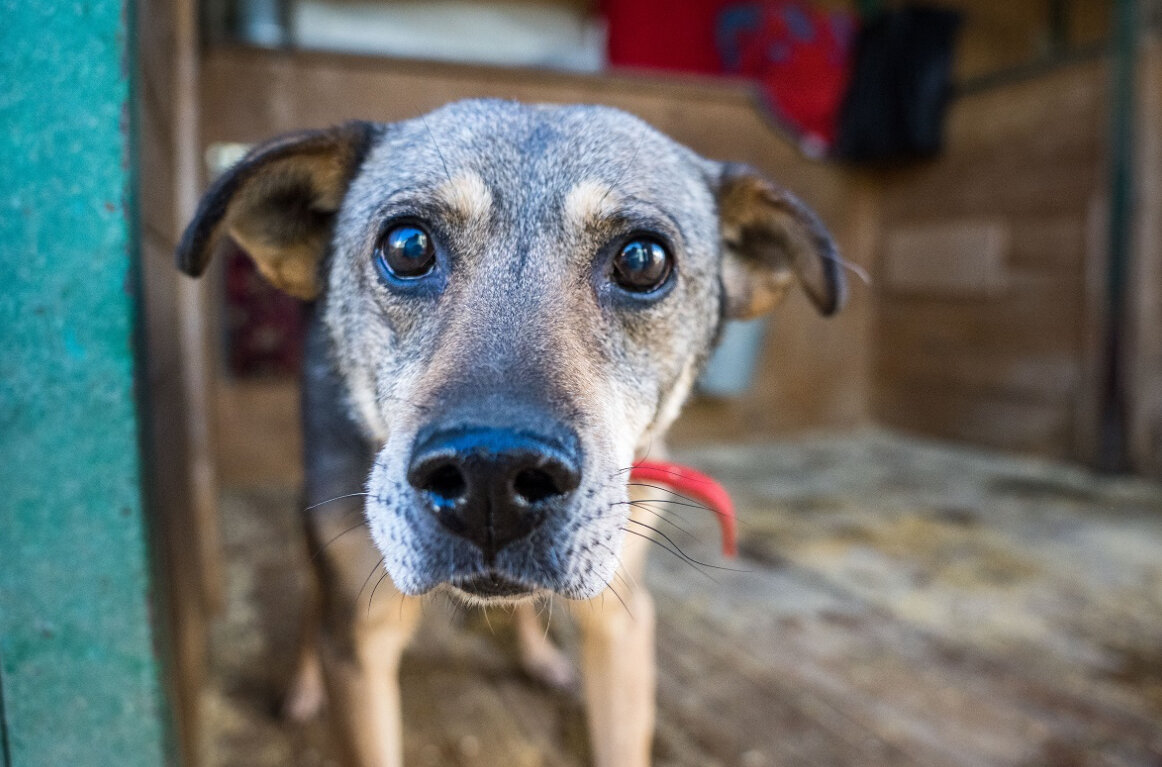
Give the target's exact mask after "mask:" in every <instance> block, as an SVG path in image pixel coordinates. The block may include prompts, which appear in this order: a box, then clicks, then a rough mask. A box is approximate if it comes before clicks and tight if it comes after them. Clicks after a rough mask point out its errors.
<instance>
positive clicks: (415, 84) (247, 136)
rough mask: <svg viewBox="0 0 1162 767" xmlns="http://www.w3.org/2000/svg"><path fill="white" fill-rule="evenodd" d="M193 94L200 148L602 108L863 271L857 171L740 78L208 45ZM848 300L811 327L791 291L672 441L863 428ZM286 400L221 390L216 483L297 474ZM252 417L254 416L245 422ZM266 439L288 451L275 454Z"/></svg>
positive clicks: (864, 199)
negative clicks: (349, 127) (546, 104)
mask: <svg viewBox="0 0 1162 767" xmlns="http://www.w3.org/2000/svg"><path fill="white" fill-rule="evenodd" d="M201 93H202V102H201V103H202V134H203V142H204V145H208V144H211V143H213V142H220V141H231V142H233V141H240V142H253V141H258V140H261V139H263V138H266V137H269V136H271V135H273V134H275V133H278V132H281V131H287V130H292V129H297V128H302V127H310V126H323V125H329V124H332V123H336V122H339V121H342V120H346V119H350V118H356V117H358V118H364V119H374V120H384V121H392V120H399V119H403V118H407V117H411V116H414V115H417V114H421V113H423V112H425V111H428V110H430V109H434V108H436V107H438V106H440V105H442V104H444V103H446V102H448V101H451V100H455V99H459V98H466V97H472V96H491V97H504V98H516V99H521V100H524V101H534V102H535V101H553V102H591V103H604V104H611V105H613V106H617V107H621V108H623V109H626V110H628V111H630V112H633V113H635V114H637V115H639V116H641V117H642V118H644V119H645V120H647V121H649V122H651V123H652V124H654V125H655V126H657V127H658V128H659V129H661V130H663V131H665V132H666V133H668V134H669V135H671V136H673V137H674V138H676V139H677V140H679V141H682V142H683V143H686V144H688V145H689V146H691V147H693V148H694V149H696V150H698V151H700V152H702V153H703V154H705V155H707V156H711V157H716V158H718V159H723V160H733V161H741V162H747V163H750V164H752V165H754V166H756V167H758V168H760V169H762V170H764V171H765V172H767V173H768V174H769V175H770V176H771V177H772V178H774V179H776V180H777V181H779V182H780V183H782V184H783V185H785V186H786V187H788V188H790V189H792V190H793V191H794V192H795V193H797V194H799V195H800V196H802V197H803V198H804V199H805V200H806V201H807V202H808V203H809V204H810V205H812V206H813V207H814V208H815V209H816V210H817V211H818V212H819V214H820V215H821V216H822V217H823V219H824V220H825V221H826V222H828V223H829V225H830V226H831V227H832V228H833V231H834V232H835V234H836V236H837V237H838V239H839V241H840V245H841V247H842V248H843V250H844V252H845V255H846V256H847V257H848V258H849V259H851V260H853V261H856V262H866V260H867V258H868V256H869V255H870V246H871V239H870V237H869V236H868V234H867V232H868V230H869V221H868V219H867V216H866V215H864V212H866V211H867V210H869V208H868V200H869V199H870V193H871V191H870V186H869V185H868V184H867V183H865V182H864V181H863V180H862V179H861V178H860V177H859V176H858V175H853V174H851V173H849V172H846V171H843V170H841V169H839V168H837V167H835V166H831V165H826V164H823V163H819V162H814V161H810V160H807V159H805V158H804V157H803V156H802V155H800V154H799V152H798V151H797V150H796V149H795V148H794V147H793V145H792V144H790V143H789V142H788V141H787V140H786V138H785V137H784V136H782V135H780V134H778V133H776V132H774V130H772V128H771V127H770V125H769V123H768V122H767V121H766V120H765V119H764V117H763V116H762V114H761V112H760V111H759V110H758V108H757V106H756V102H755V100H754V97H753V94H752V91H751V90H750V89H749V87H748V86H744V85H742V84H739V83H731V82H729V81H728V82H723V81H718V80H716V81H713V82H711V81H705V80H703V81H698V80H693V81H692V80H688V79H682V80H679V79H676V78H669V79H667V78H660V77H632V78H631V77H590V76H580V75H566V74H557V73H549V72H530V71H517V70H509V69H500V68H482V67H468V66H458V65H444V64H417V63H411V62H401V61H391V60H385V59H377V58H370V57H356V56H338V55H322V54H296V53H284V54H277V53H269V52H258V51H248V50H242V49H236V50H228V49H227V50H224V49H216V50H211V51H209V52H208V53H207V54H206V56H205V58H204V62H203V71H202V90H201ZM855 292H856V295H855V300H854V301H853V302H852V305H851V306H850V308H849V309H848V310H847V311H846V312H844V313H843V314H842V315H841V316H840V317H838V318H835V319H832V320H821V319H820V318H818V317H817V316H816V315H815V314H814V312H813V310H812V309H811V308H810V306H809V305H808V303H807V301H806V300H804V299H802V298H801V297H800V296H794V297H793V298H792V299H790V300H789V301H788V302H787V303H786V305H785V306H784V307H781V308H780V310H779V311H778V313H777V316H776V318H775V320H774V322H773V323H772V325H771V328H770V332H769V333H768V334H767V341H766V346H765V349H764V352H763V360H762V363H761V365H760V369H761V371H762V373H761V375H760V376H759V379H760V380H759V381H758V382H757V385H756V387H755V388H754V390H753V391H751V392H750V393H749V394H747V395H745V396H744V397H742V398H740V399H739V400H737V401H732V402H729V403H723V404H717V405H714V404H710V405H706V406H705V407H704V408H702V409H700V410H698V411H697V412H696V413H695V414H694V415H695V417H694V418H692V419H691V420H690V422H689V425H688V426H684V427H683V428H679V429H678V430H677V433H676V437H677V438H678V439H682V438H705V437H731V438H738V437H739V436H753V435H761V434H770V433H773V432H778V431H786V430H790V429H797V428H803V427H806V426H814V427H824V428H826V427H845V426H851V425H853V424H856V423H860V422H862V421H863V420H864V418H865V415H866V403H867V401H868V398H867V378H866V375H865V373H866V370H867V359H868V358H867V348H868V347H867V343H866V333H867V331H868V318H869V316H870V314H869V310H870V301H869V300H868V295H867V294H866V293H861V286H856V288H855ZM293 403H294V392H293V390H290V389H287V388H286V387H285V386H283V387H282V388H281V389H280V388H279V387H278V386H277V385H271V384H270V383H254V384H238V383H236V382H229V381H223V382H222V387H221V388H220V390H219V394H218V405H219V408H218V409H219V414H220V418H219V422H220V424H222V428H220V429H219V435H220V439H221V455H223V456H225V457H226V460H223V461H222V462H221V466H222V471H223V475H222V480H223V482H226V483H231V482H234V481H244V482H261V481H266V480H270V481H277V480H279V479H286V478H287V476H288V475H287V472H290V471H294V470H295V469H293V468H292V467H293V466H294V465H296V464H297V460H298V453H297V442H296V441H295V439H294V438H293V437H291V436H288V435H293V434H294V433H295V428H296V419H297V416H296V414H295V411H294V408H293ZM257 413H262V416H261V418H258V417H255V416H253V415H252V414H257ZM699 415H701V416H704V417H699ZM252 418H253V422H252V421H251V419H252ZM272 419H273V420H272ZM239 424H245V425H244V426H243V427H242V428H239ZM279 435H281V438H277V439H274V440H273V441H271V442H268V441H267V440H268V439H270V438H271V437H278V436H279ZM272 444H273V445H282V446H284V447H283V448H281V449H279V451H278V452H277V453H273V454H272V453H271V452H270V450H271V447H270V446H271V445H272ZM256 445H261V448H259V449H257V450H256ZM259 452H261V453H262V455H263V456H264V457H263V459H262V461H261V463H260V464H256V463H255V462H254V459H253V457H252V456H254V455H256V454H258V453H259ZM248 455H249V456H251V458H250V459H247V458H246V456H248ZM291 476H292V477H293V474H292V475H291Z"/></svg>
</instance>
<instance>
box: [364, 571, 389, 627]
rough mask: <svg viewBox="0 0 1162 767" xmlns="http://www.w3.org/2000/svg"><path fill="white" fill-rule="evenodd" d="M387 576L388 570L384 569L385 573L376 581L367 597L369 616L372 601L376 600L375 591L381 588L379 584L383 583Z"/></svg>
mask: <svg viewBox="0 0 1162 767" xmlns="http://www.w3.org/2000/svg"><path fill="white" fill-rule="evenodd" d="M386 577H387V570H386V569H385V570H384V571H383V575H381V576H379V580H377V581H376V582H375V585H374V586H372V587H371V596H369V597H368V598H367V615H368V616H370V615H371V603H372V601H374V600H375V592H376V590H377V589H378V588H379V584H381V583H383V579H384V578H386Z"/></svg>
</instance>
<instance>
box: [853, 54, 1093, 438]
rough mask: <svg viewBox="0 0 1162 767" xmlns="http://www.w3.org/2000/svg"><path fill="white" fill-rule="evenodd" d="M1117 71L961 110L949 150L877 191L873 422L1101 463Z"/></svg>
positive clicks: (1065, 72)
mask: <svg viewBox="0 0 1162 767" xmlns="http://www.w3.org/2000/svg"><path fill="white" fill-rule="evenodd" d="M1107 80H1108V74H1107V70H1106V67H1105V66H1104V65H1102V64H1100V63H1090V64H1081V65H1074V66H1068V67H1064V68H1061V69H1058V70H1056V71H1054V72H1052V73H1050V74H1047V75H1044V76H1042V77H1038V78H1037V79H1034V80H1029V81H1026V82H1022V83H1018V84H1014V85H1010V86H1006V87H1001V88H996V89H992V90H989V91H987V92H984V93H980V94H977V95H969V96H965V97H962V98H960V99H958V100H957V101H955V102H954V105H953V107H952V109H951V113H950V115H949V121H948V134H947V137H948V141H947V144H948V146H947V152H946V153H945V154H944V155H942V156H941V157H940V158H939V159H937V160H935V161H933V162H930V163H926V164H923V165H920V166H917V167H913V168H910V169H907V170H899V171H894V172H890V173H886V174H885V175H884V177H883V179H882V183H881V186H880V194H879V202H878V205H879V217H880V227H881V237H880V240H879V245H878V248H877V257H878V263H877V269H876V308H875V313H876V319H875V321H874V327H875V330H874V333H873V341H872V342H873V346H874V349H875V351H874V363H873V380H874V386H873V405H872V412H873V414H874V417H875V418H876V419H877V420H879V421H881V422H883V423H884V424H886V425H889V426H895V427H900V428H904V429H908V430H913V431H916V432H920V433H924V434H930V435H935V436H939V437H947V438H952V439H959V440H967V441H970V442H974V443H977V444H983V445H989V446H995V447H1000V448H1006V449H1013V450H1021V451H1028V452H1034V453H1039V454H1042V455H1049V456H1058V457H1073V458H1078V459H1082V460H1086V459H1089V458H1090V457H1091V450H1092V445H1093V440H1094V437H1093V434H1092V425H1093V423H1094V422H1095V420H1096V414H1095V412H1094V410H1093V408H1094V404H1093V403H1094V401H1095V394H1094V391H1095V382H1094V361H1095V360H1094V358H1095V354H1096V352H1097V348H1096V346H1095V344H1096V343H1097V341H1098V338H1099V335H1098V332H1099V330H1100V327H1101V321H1102V318H1101V316H1100V312H1099V310H1098V307H1099V306H1100V304H1098V303H1097V302H1096V300H1097V299H1098V298H1100V289H1101V279H1102V270H1103V268H1104V258H1103V254H1102V246H1103V245H1104V242H1105V229H1104V215H1103V213H1104V206H1105V199H1104V183H1105V176H1104V168H1105V165H1104V162H1105V158H1104V149H1103V140H1104V139H1103V137H1104V133H1105V128H1106V121H1107V103H1106V95H1105V92H1106V83H1107Z"/></svg>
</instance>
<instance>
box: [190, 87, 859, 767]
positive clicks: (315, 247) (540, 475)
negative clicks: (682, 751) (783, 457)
mask: <svg viewBox="0 0 1162 767" xmlns="http://www.w3.org/2000/svg"><path fill="white" fill-rule="evenodd" d="M225 248H240V249H241V250H243V251H245V252H246V253H247V254H249V256H250V257H251V258H252V259H253V260H254V263H255V264H256V265H257V268H258V270H259V271H260V272H261V273H262V274H263V275H264V276H265V277H266V278H267V279H268V280H269V281H270V282H271V283H273V284H274V285H275V286H276V287H278V288H280V289H281V290H283V291H285V292H287V293H289V294H290V295H292V296H296V297H298V298H300V299H303V300H305V301H307V302H310V303H309V308H308V316H309V320H308V323H307V326H308V330H307V337H306V349H305V355H304V365H303V374H302V424H303V432H304V443H305V494H304V495H305V505H306V506H308V507H309V510H308V512H307V514H306V528H307V533H308V536H309V540H310V542H311V546H312V550H313V552H314V554H315V556H314V558H313V559H314V562H315V571H316V576H317V578H316V580H317V583H318V589H317V591H318V594H317V596H318V599H317V606H316V610H315V612H316V615H317V630H313V631H310V632H307V633H308V634H309V635H312V636H314V637H315V639H313V640H312V641H309V642H306V643H304V649H303V658H302V661H301V671H300V675H299V679H298V682H297V683H296V688H295V690H294V692H293V694H292V695H291V703H290V707H291V710H292V712H294V713H297V714H298V715H307V714H309V713H311V712H313V710H314V709H316V708H317V707H318V706H319V705H320V703H321V702H322V699H323V697H324V695H325V697H326V699H327V701H328V705H329V707H330V709H331V712H332V714H333V718H334V720H335V723H336V726H337V727H338V730H339V732H340V736H339V741H340V743H341V744H342V746H343V747H344V748H345V749H346V758H347V761H348V763H350V764H352V765H358V766H359V767H365V766H366V767H370V766H371V765H374V766H375V767H398V766H399V765H401V764H402V733H401V723H400V708H401V702H400V695H399V687H398V665H399V660H400V656H401V653H402V652H403V650H404V648H405V646H406V645H407V643H408V640H409V637H410V635H411V633H412V630H413V628H414V626H415V625H416V623H417V621H418V619H419V604H420V597H421V596H422V595H425V594H429V593H431V592H434V591H446V592H449V593H451V594H453V595H455V596H457V597H459V598H461V599H463V600H466V601H467V602H469V603H474V604H480V605H496V604H513V603H517V604H518V605H519V606H520V607H519V608H518V609H517V612H516V615H517V628H518V631H517V633H518V637H519V639H520V643H521V646H522V657H523V659H524V661H525V663H526V665H527V666H528V667H529V668H530V669H531V670H532V671H533V672H534V673H536V674H538V675H540V676H542V677H546V678H548V679H550V680H556V681H557V682H562V681H564V680H565V679H567V677H568V668H569V666H568V664H567V662H566V661H565V660H564V658H563V656H562V655H561V653H560V651H559V650H558V649H557V648H556V647H554V646H553V645H551V644H550V643H549V642H548V640H546V639H545V638H544V633H543V631H542V630H541V629H540V628H539V626H538V625H537V617H536V615H535V613H534V612H533V609H532V608H531V607H530V606H529V605H530V604H531V602H532V600H535V599H537V598H539V597H542V596H544V595H547V594H555V595H560V596H562V597H564V598H565V599H566V600H568V603H569V604H570V605H572V606H573V609H571V610H570V612H571V613H572V614H573V616H574V618H575V620H576V621H577V622H578V626H579V631H580V636H581V676H582V684H583V690H584V697H585V703H586V710H587V718H588V723H589V730H590V737H591V741H592V745H593V748H592V753H593V759H594V762H595V764H596V765H598V767H640V766H641V765H648V764H649V762H650V749H651V742H652V737H653V723H654V678H655V671H654V662H653V644H654V625H655V621H654V612H653V605H652V602H651V600H650V596H649V593H648V592H647V591H646V590H645V589H644V588H643V587H642V585H641V584H642V577H641V576H642V571H643V566H644V559H645V553H646V548H647V541H646V540H644V538H643V536H641V535H640V534H629V533H634V532H636V531H635V528H634V527H632V525H634V524H635V523H641V522H642V521H643V520H642V518H641V515H642V514H643V513H644V512H643V511H642V506H641V505H640V504H635V503H633V499H632V498H631V495H632V494H631V493H629V492H628V488H627V485H628V484H629V483H628V479H627V478H628V474H627V471H628V470H629V467H631V466H632V465H633V464H634V461H635V460H636V459H639V458H641V457H642V456H643V455H644V454H645V453H646V451H647V450H651V451H652V452H653V454H654V455H657V454H658V452H659V450H660V449H661V448H660V445H661V444H662V439H663V436H664V434H665V432H666V429H667V428H668V427H669V426H670V424H671V423H672V422H673V421H674V419H675V418H676V417H677V415H678V412H679V409H680V408H681V406H682V404H683V402H684V401H685V400H686V398H687V396H688V394H689V393H690V390H691V387H692V386H693V384H694V382H695V379H696V378H697V376H698V374H699V371H700V370H701V369H702V367H703V365H704V363H705V361H706V359H707V357H708V355H709V354H710V352H711V351H712V349H713V348H714V345H715V343H716V340H717V339H718V337H719V334H720V332H721V330H722V328H723V324H724V322H725V321H726V320H728V319H741V318H749V317H753V316H756V315H759V314H761V313H763V312H766V311H767V310H769V309H771V308H772V307H774V306H775V304H777V303H778V301H779V300H780V298H782V296H783V295H784V294H785V293H786V292H787V291H788V289H789V288H791V287H792V286H793V285H794V284H796V283H797V284H798V285H799V286H800V287H801V288H802V289H803V290H804V291H805V292H806V294H807V296H808V297H809V298H810V300H811V301H812V302H813V303H814V305H815V306H816V307H817V308H818V310H819V311H820V312H821V313H822V314H824V315H829V314H832V313H834V312H835V311H837V310H838V309H839V307H840V306H841V304H842V302H843V300H844V293H845V287H844V280H843V276H842V269H841V264H842V262H841V260H840V258H839V256H838V254H837V252H836V248H835V245H834V244H833V242H832V239H831V238H830V236H829V235H828V233H827V231H826V230H825V229H824V227H823V225H822V224H821V223H820V221H819V220H818V218H817V217H816V216H815V214H814V213H812V212H811V211H810V210H809V209H808V208H807V207H806V206H805V205H804V204H803V203H801V202H800V201H799V200H798V199H796V198H795V197H794V196H792V195H791V194H790V193H789V192H787V191H786V190H784V189H782V188H780V187H778V186H776V185H775V184H774V183H772V182H771V181H769V180H767V179H765V178H763V177H762V176H761V175H759V174H758V173H757V172H755V171H754V170H752V169H750V168H748V167H744V166H740V165H736V164H724V163H719V162H715V161H712V160H708V159H705V158H703V157H701V156H699V155H698V154H696V153H695V152H693V151H692V150H690V149H688V148H686V147H684V146H682V145H680V144H678V143H676V142H675V141H673V140H671V139H669V138H668V137H666V136H665V135H663V134H662V133H660V132H658V131H657V130H655V129H654V128H652V127H651V126H649V125H648V124H646V123H645V122H643V121H642V120H639V119H638V118H636V117H633V116H631V115H629V114H627V113H625V112H622V111H619V110H616V109H613V108H608V107H602V106H592V105H588V106H552V105H524V104H520V103H516V102H509V101H498V100H469V101H461V102H456V103H452V104H449V105H447V106H444V107H442V108H440V109H438V110H436V111H434V112H432V113H430V114H427V115H426V116H424V117H420V118H416V119H411V120H407V121H403V122H398V123H392V124H375V123H368V122H350V123H347V124H344V125H340V126H338V127H334V128H331V129H328V130H317V131H309V132H302V133H295V134H291V135H287V136H283V137H280V138H276V139H274V140H271V141H269V142H267V143H264V144H262V145H260V146H258V147H257V148H255V149H253V150H252V151H251V152H250V153H249V154H248V155H247V156H246V157H245V158H244V159H242V160H241V161H240V162H238V163H237V164H236V165H235V166H234V167H233V168H231V169H230V170H229V171H227V172H226V173H225V174H224V175H222V176H221V177H220V178H219V179H217V180H216V182H215V183H214V184H213V185H212V186H211V188H210V189H209V190H208V191H207V193H206V194H205V196H204V197H203V199H202V201H201V203H200V205H199V207H198V209H197V212H196V214H195V216H194V218H193V220H192V222H191V223H190V224H189V226H188V228H187V230H186V232H185V233H184V235H183V237H182V240H181V242H180V244H179V246H178V251H177V260H178V264H179V266H180V268H181V269H182V270H183V271H185V272H186V273H187V274H190V275H194V276H196V275H199V274H201V273H202V272H203V271H204V270H205V269H206V266H207V264H208V263H209V262H210V260H211V258H212V257H213V255H214V253H215V252H216V251H218V250H222V249H225ZM358 488H364V489H365V490H366V492H365V493H355V495H354V497H352V496H351V494H352V493H353V492H354V491H355V490H356V489H358ZM634 489H635V490H636V489H638V488H634ZM634 497H637V496H634ZM360 510H361V511H362V515H363V519H364V524H365V530H364V532H363V533H362V534H353V535H352V534H345V533H346V532H347V531H348V530H349V528H350V526H351V520H352V515H353V514H358V513H359V511H360ZM627 531H628V532H627ZM380 568H382V570H381V569H380ZM384 571H385V572H386V574H387V576H388V578H387V582H384V583H383V584H382V585H381V586H377V587H378V588H379V589H380V596H379V598H377V599H374V600H370V604H369V600H368V598H367V596H366V589H368V588H369V581H371V580H372V579H373V578H374V574H375V573H377V572H384ZM615 577H616V578H617V581H616V582H617V589H616V597H617V598H616V599H612V598H611V599H603V598H602V597H603V595H604V593H605V592H606V591H607V590H609V589H611V588H612V585H611V584H613V583H614V579H615ZM361 593H362V594H364V596H363V598H362V599H360V596H359V595H360V594H361ZM389 593H390V596H389ZM324 689H325V692H324Z"/></svg>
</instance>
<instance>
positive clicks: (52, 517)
mask: <svg viewBox="0 0 1162 767" xmlns="http://www.w3.org/2000/svg"><path fill="white" fill-rule="evenodd" d="M131 17H132V6H131V5H130V4H129V3H128V2H120V1H118V0H111V1H110V2H100V1H97V0H94V1H92V2H59V1H56V0H0V20H2V21H0V179H2V180H3V181H2V184H0V696H2V697H0V700H2V706H3V708H2V723H3V731H2V736H3V739H4V742H3V748H4V751H3V754H4V756H3V763H4V764H6V765H10V767H26V766H27V767H51V766H55V765H61V766H62V767H63V766H66V765H68V766H70V767H71V766H72V765H85V766H86V767H87V766H90V765H93V766H97V765H117V767H130V766H133V765H159V764H163V763H165V762H166V758H167V749H166V747H165V735H166V732H165V731H166V728H165V725H164V721H165V718H164V713H165V712H164V706H163V702H162V695H161V692H160V686H159V680H158V665H157V661H156V658H155V653H154V644H153V636H152V630H151V623H150V621H151V615H150V607H151V595H150V584H149V569H148V562H147V552H146V536H145V528H144V523H143V507H142V496H141V490H140V481H141V475H142V470H141V465H140V461H139V455H138V414H137V404H136V395H135V371H136V368H137V362H136V359H135V355H136V348H135V324H134V323H135V319H136V297H137V291H136V279H135V275H136V268H135V262H136V258H137V248H136V242H135V238H134V228H133V226H134V225H133V194H132V190H133V183H134V162H133V159H132V157H133V154H132V146H133V144H132V140H131V138H132V136H131V133H132V128H131V124H130V123H131V120H130V117H129V115H130V114H131V111H132V110H131V109H130V95H131V82H130V74H129V73H130V72H131V71H132V66H131V64H132V57H131V55H130V51H131V45H130V43H131V25H130V24H129V22H128V19H130V18H131Z"/></svg>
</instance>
